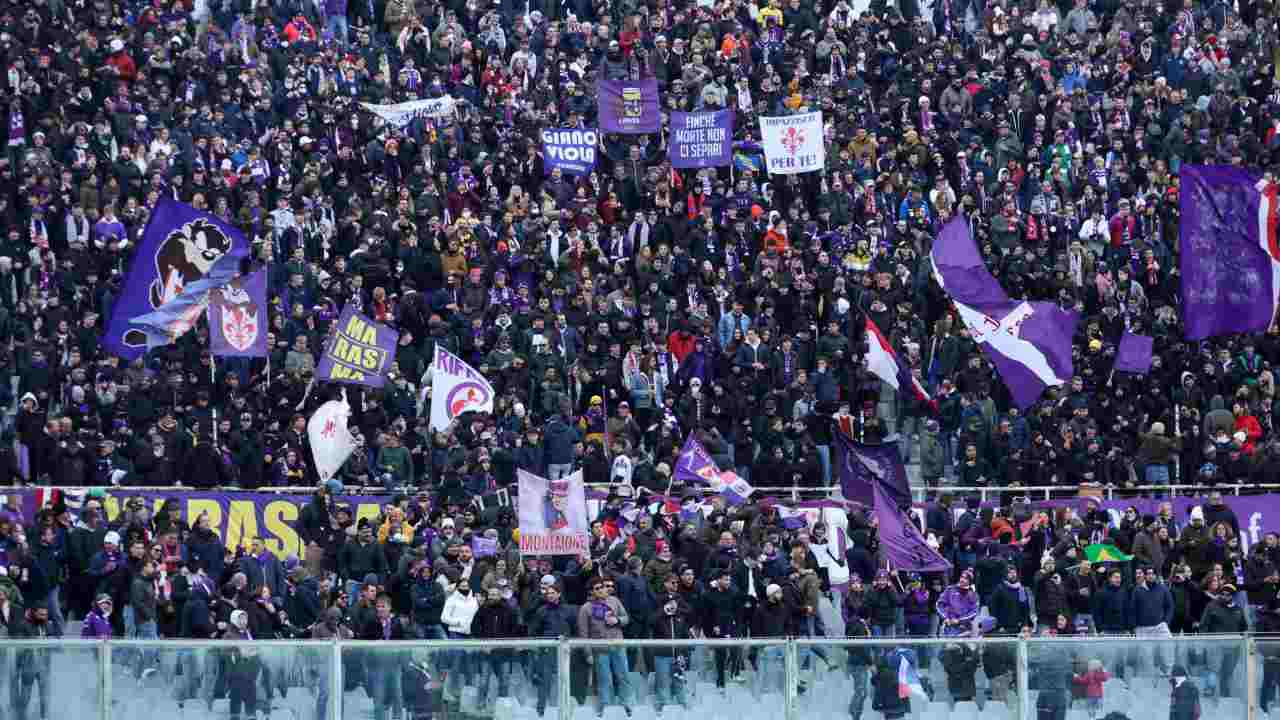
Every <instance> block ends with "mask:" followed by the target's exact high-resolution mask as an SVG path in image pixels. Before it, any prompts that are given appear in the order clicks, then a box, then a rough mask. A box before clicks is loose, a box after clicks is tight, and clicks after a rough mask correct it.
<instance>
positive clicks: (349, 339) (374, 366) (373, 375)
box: [316, 305, 400, 387]
mask: <svg viewBox="0 0 1280 720" xmlns="http://www.w3.org/2000/svg"><path fill="white" fill-rule="evenodd" d="M399 339H400V333H398V332H396V331H395V330H393V329H391V328H389V327H387V326H386V325H382V324H380V323H376V322H374V321H372V320H370V319H369V318H367V317H365V316H364V315H361V314H360V313H358V312H356V311H355V308H353V307H351V306H350V305H348V306H347V307H345V308H343V309H342V315H341V316H340V317H339V318H338V324H337V325H336V326H334V331H333V337H331V338H330V339H329V342H328V344H327V345H325V349H324V354H323V355H321V356H320V366H319V367H317V368H316V378H317V379H319V380H321V381H326V380H327V381H329V382H336V383H349V384H353V385H367V386H369V387H382V385H383V383H384V382H386V375H387V372H388V371H390V370H391V363H392V361H394V360H395V357H396V342H397V341H398V340H399Z"/></svg>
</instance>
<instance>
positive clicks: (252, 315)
mask: <svg viewBox="0 0 1280 720" xmlns="http://www.w3.org/2000/svg"><path fill="white" fill-rule="evenodd" d="M236 284H237V285H239V288H240V289H241V290H243V292H229V291H228V289H219V290H214V291H212V292H210V293H209V347H210V349H211V350H212V351H213V354H214V355H218V356H221V357H266V355H267V271H266V269H262V270H259V271H257V272H254V273H250V274H249V275H248V276H246V277H244V278H242V279H241V281H240V282H238V283H236Z"/></svg>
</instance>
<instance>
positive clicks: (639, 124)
mask: <svg viewBox="0 0 1280 720" xmlns="http://www.w3.org/2000/svg"><path fill="white" fill-rule="evenodd" d="M598 100H599V105H598V108H597V109H598V110H599V117H600V129H601V130H603V131H605V132H611V133H624V134H628V135H643V134H645V133H656V132H658V131H659V130H661V129H662V109H661V106H660V104H659V102H658V80H657V78H648V79H646V80H601V81H600V86H599V97H598Z"/></svg>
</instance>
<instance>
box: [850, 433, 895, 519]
mask: <svg viewBox="0 0 1280 720" xmlns="http://www.w3.org/2000/svg"><path fill="white" fill-rule="evenodd" d="M834 435H835V438H836V457H835V460H836V461H837V462H838V463H839V467H838V470H839V471H840V489H841V492H842V493H843V494H844V499H845V500H852V501H853V502H859V503H862V504H863V505H871V504H872V503H873V502H875V497H876V496H875V492H874V490H875V488H877V487H883V488H884V490H885V492H887V493H888V494H889V497H891V498H893V501H894V502H895V503H897V505H898V506H899V507H910V505H911V486H910V483H909V482H908V480H907V469H906V467H905V466H904V465H903V464H902V456H901V455H899V454H898V444H897V443H896V442H886V443H881V444H879V445H864V444H862V443H859V442H855V441H854V440H853V439H852V438H850V437H849V436H847V435H845V434H844V433H842V432H837V433H834Z"/></svg>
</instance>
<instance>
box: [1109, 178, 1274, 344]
mask: <svg viewBox="0 0 1280 720" xmlns="http://www.w3.org/2000/svg"><path fill="white" fill-rule="evenodd" d="M1261 178H1262V176H1261V175H1260V174H1259V173H1257V172H1254V171H1251V170H1246V169H1244V168H1235V167H1228V166H1225V165H1189V164H1186V163H1184V164H1183V165H1182V168H1181V170H1179V172H1178V179H1179V184H1180V190H1179V191H1178V207H1179V209H1180V211H1181V218H1180V220H1179V224H1178V229H1179V239H1180V249H1181V256H1182V283H1181V287H1182V305H1183V308H1184V312H1183V317H1184V318H1185V319H1186V336H1187V339H1188V340H1201V339H1204V338H1207V337H1211V336H1214V335H1229V334H1231V333H1247V332H1262V331H1264V330H1266V329H1267V328H1268V327H1270V326H1271V320H1272V318H1273V317H1274V315H1275V310H1276V293H1277V292H1278V291H1280V287H1278V286H1277V280H1276V279H1275V277H1274V275H1273V273H1275V269H1274V268H1275V262H1276V260H1275V259H1274V258H1275V257H1276V253H1277V250H1276V249H1275V247H1274V242H1275V240H1274V232H1275V227H1276V194H1275V190H1274V187H1272V188H1267V189H1265V191H1260V190H1259V187H1258V183H1259V181H1260V180H1261ZM1112 222H1115V221H1114V220H1113V221H1112ZM1121 223H1124V220H1123V219H1122V220H1121Z"/></svg>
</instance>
